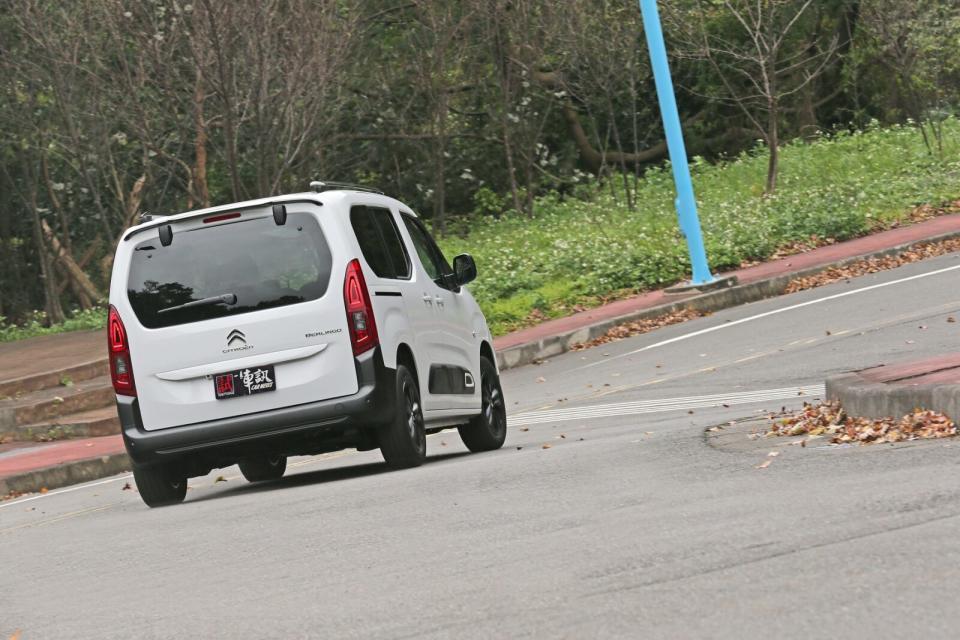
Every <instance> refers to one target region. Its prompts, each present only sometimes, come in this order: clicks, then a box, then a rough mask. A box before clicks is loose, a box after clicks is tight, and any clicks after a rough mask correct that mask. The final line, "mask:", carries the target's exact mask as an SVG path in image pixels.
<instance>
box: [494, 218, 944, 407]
mask: <svg viewBox="0 0 960 640" xmlns="http://www.w3.org/2000/svg"><path fill="white" fill-rule="evenodd" d="M954 238H960V231H951V232H949V233H941V234H939V235H935V236H930V237H927V238H924V239H922V240H915V241H913V242H907V243H904V244H899V245H895V246H893V247H889V248H887V249H880V250H878V251H871V252H868V253H861V254H858V255H855V256H851V257H849V258H844V259H843V260H835V261H833V262H826V263H824V264H820V265H817V266H814V267H807V268H806V269H800V270H797V271H792V272H790V273H786V274H783V275H779V276H774V277H772V278H766V279H762V280H756V281H754V282H750V283H747V284H740V285H736V286H734V287H730V288H727V289H719V290H717V291H709V292H707V293H702V294H699V295H695V296H693V297H690V298H684V299H683V300H678V301H677V302H672V303H669V304H661V305H657V306H655V307H650V308H648V309H642V310H639V311H635V312H632V313H627V314H624V315H621V316H617V317H615V318H609V319H607V320H601V321H599V322H595V323H592V324H589V325H586V326H583V327H580V328H578V329H574V330H572V331H566V332H563V333H559V334H557V335H553V336H547V337H544V338H540V339H539V340H534V341H531V342H527V343H525V344H520V345H515V346H512V347H508V348H506V349H503V350H499V351H497V352H496V353H497V364H498V365H499V367H500V369H501V370H505V369H514V368H516V367H521V366H523V365H527V364H532V363H534V362H537V361H540V360H546V359H547V358H552V357H554V356H558V355H561V354H563V353H566V352H567V351H570V350H571V348H572V347H573V346H575V345H577V344H582V343H584V342H589V341H590V340H593V339H594V338H599V337H600V336H602V335H604V334H606V333H607V331H609V330H610V329H612V328H614V327H616V326H618V325H621V324H626V323H628V322H633V321H635V320H646V319H651V318H656V317H659V316H663V315H667V314H670V313H675V312H677V311H682V310H686V309H692V310H694V311H699V312H701V313H712V312H715V311H721V310H723V309H728V308H730V307H735V306H738V305H741V304H747V303H749V302H756V301H758V300H764V299H766V298H772V297H775V296H779V295H782V294H783V293H784V292H785V291H786V289H787V286H788V285H789V284H790V283H791V282H792V281H793V280H795V279H796V278H804V277H807V276H812V275H816V274H818V273H822V272H823V271H826V270H828V269H833V268H837V267H845V266H847V265H849V264H853V263H854V262H859V261H860V260H869V259H871V258H886V257H888V256H895V255H899V254H901V253H905V252H907V251H909V250H911V249H913V248H915V247H918V246H920V245H924V244H930V243H934V242H942V241H944V240H952V239H954ZM720 275H721V277H722V275H723V274H720ZM911 410H912V409H911ZM906 413H909V411H908V412H906ZM900 415H903V414H900ZM948 415H950V414H948Z"/></svg>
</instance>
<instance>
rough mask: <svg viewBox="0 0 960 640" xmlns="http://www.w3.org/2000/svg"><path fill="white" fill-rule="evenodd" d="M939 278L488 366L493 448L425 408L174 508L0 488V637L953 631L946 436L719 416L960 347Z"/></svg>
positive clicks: (912, 269) (197, 484)
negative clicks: (269, 475) (384, 444)
mask: <svg viewBox="0 0 960 640" xmlns="http://www.w3.org/2000/svg"><path fill="white" fill-rule="evenodd" d="M953 267H956V268H955V269H951V270H949V271H940V272H939V273H937V271H938V270H943V269H950V268H953ZM912 276H921V277H917V278H913V279H910V280H906V281H901V280H902V279H904V278H910V277H912ZM958 281H960V256H957V255H953V256H945V257H943V258H939V259H935V260H930V261H927V262H924V263H921V264H915V265H910V266H907V267H904V268H901V269H898V270H895V271H889V272H885V273H882V274H877V275H873V276H867V277H864V278H860V279H857V280H854V281H852V282H849V283H841V284H836V285H831V286H829V287H823V288H819V289H816V290H812V291H807V292H802V293H799V294H795V295H791V296H785V297H781V298H777V299H773V300H768V301H765V302H761V303H756V304H751V305H746V306H743V307H740V308H736V309H731V310H729V311H725V312H722V313H717V314H715V315H713V316H711V317H707V318H702V319H699V320H695V321H692V322H688V323H685V324H682V325H675V326H672V327H668V328H665V329H662V330H660V331H656V332H653V333H650V334H647V335H644V336H639V337H636V338H632V339H629V340H624V341H621V342H617V343H613V344H609V345H604V346H601V347H598V348H595V349H591V350H588V351H584V352H577V353H570V354H566V355H564V356H561V357H558V358H555V359H553V360H550V361H549V362H546V363H544V364H542V365H540V366H530V367H524V368H521V369H517V370H513V371H509V372H506V373H505V374H504V386H505V390H506V394H507V397H508V400H509V404H510V407H511V414H512V415H511V431H510V434H509V436H508V439H507V445H506V446H505V447H504V448H503V449H502V450H500V451H497V452H493V453H488V454H481V455H470V454H467V453H465V450H464V448H463V447H462V445H461V443H460V441H459V438H458V436H457V434H456V432H445V433H443V434H439V435H436V436H433V437H431V438H430V439H429V440H428V442H429V453H430V457H429V461H428V463H427V464H426V465H424V466H423V467H421V468H419V469H414V470H409V471H402V472H387V471H386V470H385V469H384V467H383V465H382V464H381V462H380V457H379V454H378V453H377V452H369V453H356V452H343V453H340V454H333V455H327V456H321V457H317V458H302V459H297V460H295V461H292V462H293V467H292V468H291V470H290V471H288V476H287V477H286V478H284V479H283V480H281V481H279V482H276V483H272V484H268V485H259V486H253V485H249V484H247V483H245V481H244V480H243V479H242V478H241V477H240V476H239V472H238V471H237V470H236V469H235V468H233V469H226V470H223V471H220V472H215V473H214V474H211V475H210V476H207V477H205V478H197V479H194V480H192V481H191V490H190V492H189V493H188V495H187V501H186V502H185V503H184V504H182V505H179V506H176V507H172V508H165V509H154V510H149V509H147V508H146V507H144V506H143V505H142V504H141V502H140V500H139V497H138V496H137V495H136V493H135V492H134V491H131V490H124V489H123V486H124V484H125V483H126V482H131V483H132V480H131V479H129V478H127V477H126V476H119V477H117V478H113V479H109V480H107V481H100V482H99V483H95V484H89V485H82V486H80V487H78V488H70V489H68V490H66V491H63V492H52V493H51V494H47V495H45V496H41V497H37V498H25V499H20V500H17V501H13V502H6V503H2V504H0V549H2V551H0V638H6V637H8V636H9V635H10V634H12V633H14V631H15V630H17V629H21V630H22V636H21V638H22V639H23V640H32V639H34V638H67V637H69V638H171V637H184V638H188V637H189V638H298V637H303V638H308V637H309V638H319V637H363V638H367V637H370V638H413V637H416V638H447V637H468V638H474V637H476V638H506V637H567V638H586V637H628V638H678V637H709V638H761V637H762V638H768V637H777V638H810V637H844V638H851V637H864V638H866V637H870V638H879V637H882V638H899V637H944V638H946V637H956V636H957V635H958V633H960V632H958V628H960V612H958V608H957V607H956V606H955V600H956V593H957V592H958V591H960V543H958V541H957V535H958V533H960V526H958V525H960V488H958V486H957V484H958V478H960V474H958V470H960V467H958V462H960V442H958V443H951V442H944V441H940V442H933V443H924V444H920V445H918V444H906V445H896V446H889V445H881V446H876V447H859V448H858V447H839V448H838V447H807V448H805V449H801V448H800V447H791V446H786V443H785V442H783V441H777V442H770V441H763V440H761V441H759V442H757V441H756V440H749V439H748V438H747V437H746V434H745V432H744V433H740V434H739V436H742V437H739V436H738V435H737V432H736V429H737V427H734V426H730V425H729V424H728V423H729V422H731V421H736V420H740V419H744V418H750V417H751V416H757V415H758V414H760V413H762V412H763V411H766V410H779V409H780V408H781V407H782V406H787V407H797V406H799V405H800V404H801V403H802V402H803V401H804V400H809V399H811V398H812V397H814V396H816V395H817V393H818V389H819V385H821V384H822V383H823V379H824V377H825V376H826V375H829V374H831V373H834V372H839V371H844V370H849V369H853V368H859V367H866V366H870V365H875V364H878V363H882V362H891V361H895V360H898V359H903V358H909V357H912V356H927V355H935V354H939V353H942V352H944V351H947V350H955V349H956V348H957V343H958V340H957V338H958V335H960V322H958V323H948V322H947V317H948V316H949V315H951V314H954V315H955V314H960V287H958V286H957V283H958ZM878 284H880V285H883V286H879V287H876V286H874V285H878ZM869 287H873V288H869ZM756 316H760V317H756ZM921 327H925V328H921ZM798 394H802V395H798ZM724 405H727V406H724ZM715 425H727V427H726V428H727V429H729V430H730V432H731V435H730V436H729V437H727V438H726V439H725V440H723V442H724V443H726V444H718V443H720V442H721V441H720V440H717V441H713V440H711V439H710V438H708V437H707V435H708V434H705V430H706V429H707V428H709V427H712V426H715ZM545 445H550V446H549V448H544V446H545ZM774 449H777V450H780V451H782V454H781V455H780V456H779V457H776V458H768V457H767V453H768V451H770V450H774ZM765 460H772V463H771V464H770V465H769V466H768V467H767V468H765V469H758V468H757V467H758V465H759V464H760V463H761V462H763V461H765ZM217 476H223V478H224V479H225V481H220V482H216V479H217Z"/></svg>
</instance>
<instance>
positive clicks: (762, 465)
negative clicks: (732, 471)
mask: <svg viewBox="0 0 960 640" xmlns="http://www.w3.org/2000/svg"><path fill="white" fill-rule="evenodd" d="M771 462H773V460H764V461H763V462H761V463H760V464H758V465H757V466H756V468H757V469H766V468H767V467H769V466H770V463H771Z"/></svg>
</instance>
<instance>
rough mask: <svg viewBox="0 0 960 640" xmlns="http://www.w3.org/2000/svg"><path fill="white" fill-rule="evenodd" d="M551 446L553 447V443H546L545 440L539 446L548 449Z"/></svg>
mask: <svg viewBox="0 0 960 640" xmlns="http://www.w3.org/2000/svg"><path fill="white" fill-rule="evenodd" d="M551 447H553V445H551V444H547V443H546V442H544V443H543V444H542V445H541V446H540V448H541V449H550V448H551Z"/></svg>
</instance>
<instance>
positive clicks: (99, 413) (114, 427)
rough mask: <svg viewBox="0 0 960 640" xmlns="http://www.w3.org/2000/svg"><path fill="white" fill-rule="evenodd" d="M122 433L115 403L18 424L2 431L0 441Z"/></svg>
mask: <svg viewBox="0 0 960 640" xmlns="http://www.w3.org/2000/svg"><path fill="white" fill-rule="evenodd" d="M118 433H120V419H119V417H118V416H117V409H116V407H115V406H114V405H112V404H111V405H110V406H108V407H103V408H100V409H91V410H89V411H81V412H79V413H71V414H69V415H64V416H60V417H57V418H50V419H48V420H45V421H43V422H37V423H34V424H28V425H23V426H15V427H13V428H12V429H8V430H7V431H6V432H0V442H52V441H55V440H71V439H74V438H95V437H99V436H110V435H115V434H118Z"/></svg>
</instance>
